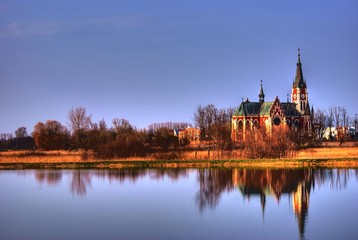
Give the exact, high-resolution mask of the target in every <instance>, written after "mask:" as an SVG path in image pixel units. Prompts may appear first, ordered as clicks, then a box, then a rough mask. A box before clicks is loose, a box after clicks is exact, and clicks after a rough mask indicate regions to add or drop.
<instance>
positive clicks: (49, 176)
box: [35, 170, 62, 185]
mask: <svg viewBox="0 0 358 240" xmlns="http://www.w3.org/2000/svg"><path fill="white" fill-rule="evenodd" d="M35 179H36V181H37V182H38V183H47V184H48V185H57V184H58V183H59V182H60V181H61V179H62V173H61V171H56V170H38V171H36V173H35Z"/></svg>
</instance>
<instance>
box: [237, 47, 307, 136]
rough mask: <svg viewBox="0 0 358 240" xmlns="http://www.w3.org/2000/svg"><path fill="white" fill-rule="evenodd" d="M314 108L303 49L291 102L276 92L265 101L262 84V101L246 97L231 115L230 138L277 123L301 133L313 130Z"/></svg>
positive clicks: (260, 96) (268, 128) (260, 97)
mask: <svg viewBox="0 0 358 240" xmlns="http://www.w3.org/2000/svg"><path fill="white" fill-rule="evenodd" d="M312 122H313V108H312V109H310V105H309V102H308V91H307V84H306V80H305V79H304V78H303V74H302V64H301V55H300V49H298V61H297V67H296V76H295V79H294V81H293V85H292V91H291V102H290V101H289V100H288V99H287V100H286V101H285V102H281V101H280V99H278V97H277V96H276V97H275V99H274V100H273V101H272V102H265V94H264V90H263V86H262V80H261V88H260V92H259V101H258V102H250V101H249V100H248V99H247V100H246V101H243V102H242V103H241V104H240V106H239V107H238V108H237V109H236V111H235V112H234V114H233V116H232V132H231V138H232V139H233V140H234V141H244V140H245V134H247V133H248V131H250V130H255V129H257V128H262V127H264V128H265V129H266V132H268V133H271V132H272V129H273V128H275V127H289V128H292V129H295V130H296V131H297V132H300V133H301V134H302V135H311V134H312V131H313V129H312Z"/></svg>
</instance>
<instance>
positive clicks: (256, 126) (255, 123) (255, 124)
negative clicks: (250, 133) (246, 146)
mask: <svg viewBox="0 0 358 240" xmlns="http://www.w3.org/2000/svg"><path fill="white" fill-rule="evenodd" d="M258 127H259V122H258V121H257V120H256V119H255V120H254V129H255V130H256V129H257V128H258Z"/></svg>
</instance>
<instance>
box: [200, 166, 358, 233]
mask: <svg viewBox="0 0 358 240" xmlns="http://www.w3.org/2000/svg"><path fill="white" fill-rule="evenodd" d="M350 173H352V171H350V170H342V169H318V170H315V169H225V170H221V169H205V170H198V182H199V183H200V189H199V192H198V194H197V198H196V200H197V204H198V207H199V210H200V211H203V210H204V209H205V208H208V207H209V208H215V207H216V205H217V204H218V202H219V200H220V197H221V195H222V193H223V192H230V191H234V190H235V189H238V190H239V191H240V192H241V194H242V196H243V197H244V199H248V200H250V197H251V196H259V197H260V201H261V208H262V214H263V216H264V214H265V205H266V197H267V196H272V197H273V198H275V199H276V201H277V203H279V202H280V199H281V196H282V195H283V194H286V195H288V197H289V198H291V199H292V209H293V212H294V213H295V216H296V218H297V223H298V230H299V233H300V238H301V239H304V234H305V224H306V222H307V218H308V208H309V199H310V193H311V190H312V189H313V190H314V188H315V186H316V185H317V186H318V187H320V186H322V185H325V184H327V183H328V184H329V185H330V188H331V189H344V188H345V187H346V186H347V183H348V181H349V178H350ZM354 173H355V176H356V177H357V176H358V170H355V172H354Z"/></svg>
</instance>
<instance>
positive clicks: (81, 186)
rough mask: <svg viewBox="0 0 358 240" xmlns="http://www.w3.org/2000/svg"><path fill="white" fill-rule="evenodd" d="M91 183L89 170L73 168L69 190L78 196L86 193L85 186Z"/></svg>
mask: <svg viewBox="0 0 358 240" xmlns="http://www.w3.org/2000/svg"><path fill="white" fill-rule="evenodd" d="M90 185H91V175H90V172H89V171H82V170H75V171H73V174H72V181H71V188H70V189H71V192H72V193H75V194H76V195H78V196H84V195H86V193H87V187H89V186H90Z"/></svg>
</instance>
